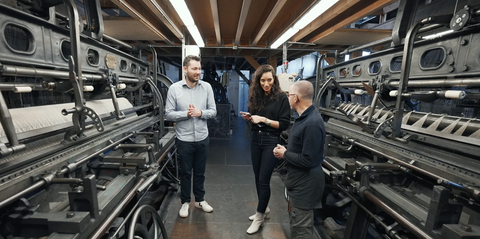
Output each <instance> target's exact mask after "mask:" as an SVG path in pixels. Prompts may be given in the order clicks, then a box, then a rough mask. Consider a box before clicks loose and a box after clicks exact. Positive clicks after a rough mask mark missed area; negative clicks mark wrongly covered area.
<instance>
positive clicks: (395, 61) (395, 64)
mask: <svg viewBox="0 0 480 239" xmlns="http://www.w3.org/2000/svg"><path fill="white" fill-rule="evenodd" d="M402 58H403V56H396V57H394V58H392V60H391V61H390V71H391V72H399V71H400V70H402Z"/></svg>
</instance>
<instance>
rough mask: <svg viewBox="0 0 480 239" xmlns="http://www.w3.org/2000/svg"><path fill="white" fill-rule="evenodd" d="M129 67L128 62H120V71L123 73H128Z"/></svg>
mask: <svg viewBox="0 0 480 239" xmlns="http://www.w3.org/2000/svg"><path fill="white" fill-rule="evenodd" d="M127 67H128V64H127V61H125V60H120V70H121V71H127Z"/></svg>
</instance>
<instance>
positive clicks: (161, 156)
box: [157, 141, 175, 163]
mask: <svg viewBox="0 0 480 239" xmlns="http://www.w3.org/2000/svg"><path fill="white" fill-rule="evenodd" d="M174 145H175V143H174V141H172V143H171V144H170V145H169V146H168V148H167V150H165V152H163V153H162V155H160V157H158V159H157V163H160V162H162V160H163V159H164V158H165V157H166V156H167V154H168V152H169V151H170V150H171V149H172V148H173V146H174Z"/></svg>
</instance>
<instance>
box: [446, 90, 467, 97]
mask: <svg viewBox="0 0 480 239" xmlns="http://www.w3.org/2000/svg"><path fill="white" fill-rule="evenodd" d="M465 96H466V93H465V91H462V90H447V91H445V98H449V99H463V98H465Z"/></svg>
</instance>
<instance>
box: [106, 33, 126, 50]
mask: <svg viewBox="0 0 480 239" xmlns="http://www.w3.org/2000/svg"><path fill="white" fill-rule="evenodd" d="M103 39H104V40H107V41H110V42H112V43H115V44H117V45H120V46H122V47H125V48H128V49H131V50H133V49H134V47H133V46H132V45H130V44H128V43H126V42H123V41H120V40H118V39H116V38H113V37H111V36H109V35H107V34H103Z"/></svg>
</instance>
